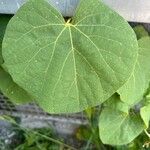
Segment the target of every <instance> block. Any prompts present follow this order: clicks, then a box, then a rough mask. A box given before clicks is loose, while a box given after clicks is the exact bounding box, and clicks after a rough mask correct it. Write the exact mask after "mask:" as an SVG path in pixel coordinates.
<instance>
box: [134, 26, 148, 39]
mask: <svg viewBox="0 0 150 150" xmlns="http://www.w3.org/2000/svg"><path fill="white" fill-rule="evenodd" d="M133 29H134V31H135V33H136V36H137V39H138V40H139V39H141V38H142V37H146V36H148V32H147V31H146V30H145V28H144V27H143V26H142V25H138V26H136V27H134V28H133Z"/></svg>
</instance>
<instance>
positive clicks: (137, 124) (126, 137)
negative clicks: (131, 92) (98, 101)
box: [99, 97, 146, 145]
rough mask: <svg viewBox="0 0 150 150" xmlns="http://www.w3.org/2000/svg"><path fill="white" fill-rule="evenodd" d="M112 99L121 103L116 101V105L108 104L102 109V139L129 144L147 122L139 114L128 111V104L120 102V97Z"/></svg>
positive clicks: (108, 141)
mask: <svg viewBox="0 0 150 150" xmlns="http://www.w3.org/2000/svg"><path fill="white" fill-rule="evenodd" d="M116 98H117V97H116ZM112 100H113V101H114V100H115V101H117V102H118V103H119V105H118V104H117V102H115V103H116V107H111V105H108V106H107V107H105V108H104V109H103V110H102V113H101V115H100V118H99V133H100V139H101V140H102V142H103V143H105V144H111V145H124V144H128V143H130V142H131V141H132V140H134V139H135V138H136V137H137V136H138V135H139V134H140V133H141V132H142V131H143V130H144V129H145V128H146V127H145V124H144V122H143V120H142V119H141V118H140V116H139V115H138V114H135V113H131V112H130V113H127V112H126V104H123V102H119V101H120V100H119V98H117V99H114V98H113V99H112ZM112 103H113V102H112ZM121 105H122V108H121V107H120V106H121ZM123 105H125V107H124V106H123ZM118 106H119V107H118ZM123 108H124V109H123Z"/></svg>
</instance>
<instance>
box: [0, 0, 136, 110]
mask: <svg viewBox="0 0 150 150" xmlns="http://www.w3.org/2000/svg"><path fill="white" fill-rule="evenodd" d="M91 8H92V9H91ZM110 18H111V19H110ZM137 50H138V45H137V40H136V36H135V34H134V32H133V30H132V29H131V27H130V26H129V25H128V23H127V22H126V21H125V20H124V19H123V18H122V17H120V16H119V15H118V14H117V13H116V12H114V11H112V10H111V9H110V8H108V7H107V6H105V5H104V4H103V3H101V2H99V0H95V1H91V0H88V1H84V0H81V1H80V4H79V6H78V8H77V10H76V13H75V15H74V17H73V18H71V19H69V20H68V21H67V22H65V20H64V18H63V17H62V15H61V14H60V13H59V12H58V11H57V10H55V9H54V8H53V7H52V6H50V5H49V4H48V3H47V2H45V1H44V0H38V2H37V0H30V1H28V2H27V3H26V4H25V5H24V6H23V7H21V9H20V10H19V11H18V12H17V13H16V15H15V16H14V17H13V18H12V19H11V21H10V22H9V24H8V27H7V30H6V33H5V36H4V41H3V50H2V51H3V58H4V60H5V61H4V66H5V68H7V70H8V72H9V73H10V74H11V76H12V78H13V80H14V81H15V82H16V83H17V84H18V85H19V86H20V87H22V88H23V89H25V90H26V91H27V92H28V93H29V94H30V95H31V96H33V97H34V98H35V100H36V101H37V102H38V104H39V105H40V106H41V107H42V108H43V109H44V110H45V111H47V112H50V113H70V112H79V111H82V110H84V109H86V108H87V107H92V106H96V105H98V104H100V103H102V102H104V101H105V100H107V99H108V98H109V97H110V96H111V95H112V94H113V93H115V92H116V90H118V89H119V88H120V87H121V86H122V85H123V84H124V83H125V82H126V81H127V80H128V79H129V77H130V76H131V73H132V72H133V68H134V66H135V62H136V59H137Z"/></svg>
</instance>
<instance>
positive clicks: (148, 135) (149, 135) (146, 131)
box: [144, 130, 150, 138]
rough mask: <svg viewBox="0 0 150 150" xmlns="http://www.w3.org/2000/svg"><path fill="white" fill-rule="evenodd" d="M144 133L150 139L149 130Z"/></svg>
mask: <svg viewBox="0 0 150 150" xmlns="http://www.w3.org/2000/svg"><path fill="white" fill-rule="evenodd" d="M144 132H145V134H146V135H147V136H148V137H149V138H150V133H148V132H147V130H144Z"/></svg>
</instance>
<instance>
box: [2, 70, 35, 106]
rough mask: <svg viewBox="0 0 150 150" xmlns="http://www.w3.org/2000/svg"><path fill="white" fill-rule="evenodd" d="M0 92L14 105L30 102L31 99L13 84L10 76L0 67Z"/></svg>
mask: <svg viewBox="0 0 150 150" xmlns="http://www.w3.org/2000/svg"><path fill="white" fill-rule="evenodd" d="M0 91H1V92H2V93H3V94H4V95H5V96H7V97H8V98H9V99H10V100H11V101H12V102H13V103H15V104H24V103H28V102H31V100H32V98H31V97H30V96H29V95H28V94H27V92H25V91H24V90H23V89H21V88H20V87H19V86H18V85H17V84H16V83H14V82H13V80H12V78H11V76H10V75H9V74H8V73H7V72H6V71H4V69H3V68H1V67H0Z"/></svg>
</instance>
